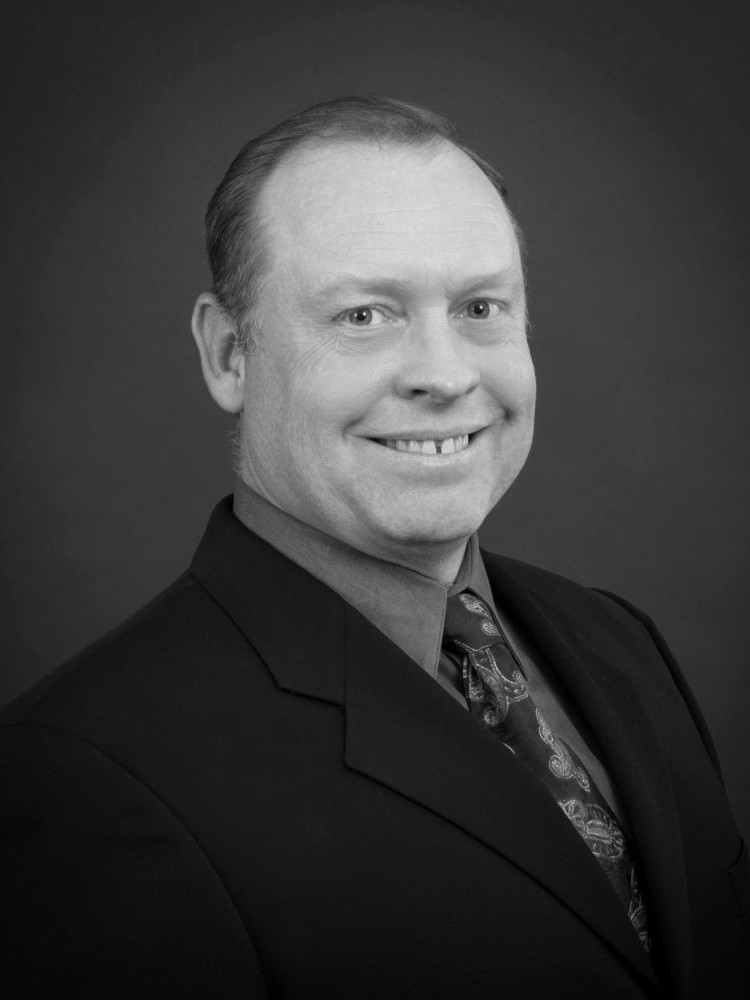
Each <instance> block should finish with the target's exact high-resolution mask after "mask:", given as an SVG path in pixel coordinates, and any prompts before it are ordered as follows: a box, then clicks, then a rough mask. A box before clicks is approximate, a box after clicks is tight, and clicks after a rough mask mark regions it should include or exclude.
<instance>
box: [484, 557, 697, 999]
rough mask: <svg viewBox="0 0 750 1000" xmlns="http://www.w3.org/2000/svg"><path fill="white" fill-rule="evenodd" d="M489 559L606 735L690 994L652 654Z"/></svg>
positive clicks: (679, 984)
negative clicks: (642, 655)
mask: <svg viewBox="0 0 750 1000" xmlns="http://www.w3.org/2000/svg"><path fill="white" fill-rule="evenodd" d="M485 559H486V565H487V570H488V575H489V576H490V581H491V585H492V589H493V593H494V596H495V599H496V601H497V603H498V606H500V607H502V608H504V609H507V611H508V613H509V614H510V615H511V616H512V618H513V620H514V621H516V622H517V623H518V624H519V625H520V626H521V628H523V630H524V631H525V632H526V633H527V634H528V635H529V636H532V637H533V639H534V643H535V645H536V647H537V649H538V650H539V652H540V654H541V656H542V657H543V660H542V664H541V665H542V666H543V667H544V668H545V669H549V670H552V671H554V672H555V673H556V674H557V676H558V678H559V680H560V681H561V683H562V685H563V687H564V688H565V690H566V691H567V693H568V694H569V696H570V700H571V703H572V704H574V705H576V706H577V708H578V709H579V711H580V713H581V714H582V716H583V717H584V718H585V719H586V721H587V723H588V725H589V727H590V729H591V731H592V733H593V735H594V737H595V739H596V740H597V742H598V745H599V747H598V748H599V749H600V751H601V754H602V757H603V763H604V764H605V766H606V767H607V769H608V771H609V774H610V777H611V780H612V782H613V784H614V785H615V787H616V788H617V790H618V793H619V797H620V799H621V802H622V804H623V808H624V810H625V813H626V820H627V822H628V824H629V826H630V829H631V831H632V837H633V840H634V842H635V845H636V849H637V853H638V857H639V860H640V868H641V872H642V875H643V876H644V879H645V882H646V888H647V892H648V897H647V898H648V900H649V902H650V919H651V923H652V931H653V934H652V937H653V938H654V940H655V943H656V948H657V950H658V951H661V952H662V954H663V958H664V962H665V965H666V967H667V970H668V975H669V977H670V980H671V982H672V984H673V989H674V990H675V993H676V995H677V996H678V997H682V996H686V995H687V992H688V978H689V966H690V922H689V911H688V898H687V886H686V882H685V874H684V859H683V854H682V841H681V836H680V827H679V821H678V815H677V807H676V802H675V798H674V791H673V786H672V782H671V780H670V777H669V771H668V769H667V764H666V760H665V748H663V747H662V745H661V743H660V741H659V734H658V729H657V728H656V727H655V726H654V725H653V724H652V722H651V720H650V717H649V712H648V709H647V706H646V705H644V703H643V699H642V696H641V693H640V689H639V688H638V687H636V683H635V679H636V678H639V677H644V675H645V673H646V672H647V671H648V669H649V663H647V662H643V660H641V659H639V658H637V657H634V656H633V654H632V653H631V652H629V649H628V647H629V644H628V643H627V641H626V640H625V639H623V641H621V642H618V641H617V639H616V638H615V637H614V634H613V630H612V629H611V628H604V629H601V628H597V627H596V626H594V625H593V624H592V622H591V616H590V615H589V617H588V618H587V617H582V616H577V615H576V614H575V612H574V610H572V608H571V606H570V605H569V604H568V602H567V601H566V600H565V598H564V592H563V589H562V588H560V589H558V590H557V591H556V592H555V591H553V590H552V589H545V588H544V587H539V586H538V584H536V585H535V582H534V581H533V580H531V579H530V578H529V576H528V575H525V577H524V579H523V581H522V582H520V581H519V579H518V576H517V574H516V573H515V572H514V568H515V566H516V564H514V563H512V562H511V561H510V560H503V559H500V558H498V557H496V556H491V555H489V556H488V555H486V554H485ZM550 579H554V578H552V577H551V576H550ZM561 582H562V581H561ZM566 587H567V588H570V584H569V583H567V582H566ZM581 591H582V595H583V594H584V593H585V596H586V597H587V599H588V601H589V602H592V601H593V600H602V601H606V602H607V604H609V599H608V598H603V597H601V598H600V597H597V596H595V595H594V594H593V593H591V592H590V591H588V592H584V590H583V588H581ZM614 608H615V606H614V605H612V609H614ZM607 610H609V609H607ZM616 610H617V612H618V613H619V614H623V613H624V612H619V609H616ZM632 624H633V625H634V626H635V628H636V629H637V627H638V625H637V623H636V622H635V621H633V623H632ZM654 653H655V655H656V656H657V657H658V656H659V654H658V652H657V651H656V649H654Z"/></svg>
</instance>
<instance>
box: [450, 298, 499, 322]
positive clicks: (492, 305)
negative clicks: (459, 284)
mask: <svg viewBox="0 0 750 1000" xmlns="http://www.w3.org/2000/svg"><path fill="white" fill-rule="evenodd" d="M500 311H501V308H500V305H499V304H498V303H497V302H490V300H489V299H473V300H472V301H471V302H469V303H467V304H466V305H465V306H464V307H463V309H462V310H461V312H460V314H459V315H461V316H466V318H467V319H478V320H483V319H491V318H492V317H494V316H497V315H498V313H499V312H500Z"/></svg>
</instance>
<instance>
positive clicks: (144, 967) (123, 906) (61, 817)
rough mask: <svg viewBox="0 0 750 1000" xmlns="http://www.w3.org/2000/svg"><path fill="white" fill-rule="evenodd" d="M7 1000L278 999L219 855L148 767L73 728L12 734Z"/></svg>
mask: <svg viewBox="0 0 750 1000" xmlns="http://www.w3.org/2000/svg"><path fill="white" fill-rule="evenodd" d="M0 883H1V885H2V890H1V891H0V940H2V943H3V954H4V957H3V960H2V962H1V963H0V993H1V994H2V996H4V997H13V998H16V997H23V998H25V997H41V996H55V997H76V998H79V997H89V996H92V997H93V996H96V997H108V998H120V997H122V998H125V997H134V998H135V997H137V998H139V1000H148V998H157V997H158V998H160V1000H166V998H170V997H179V998H190V997H196V998H197V997H201V998H205V997H212V998H222V997H232V998H236V997H238V996H242V997H246V998H248V1000H262V998H266V997H267V992H266V988H265V985H264V981H263V974H262V972H261V968H260V964H259V962H258V958H257V955H256V953H255V950H254V948H253V945H252V943H251V940H250V937H249V935H248V932H247V929H246V928H245V926H244V924H243V922H242V920H241V919H240V917H239V915H238V913H237V911H236V909H235V907H234V905H233V903H232V900H231V898H230V896H229V894H228V892H227V890H226V888H225V886H224V885H223V883H222V881H221V879H220V878H219V876H218V875H217V873H216V871H215V870H214V869H213V867H212V866H211V863H210V861H209V860H208V859H207V857H206V856H205V854H204V853H203V852H202V851H201V849H200V847H199V845H198V844H197V843H196V842H195V840H194V839H193V838H192V837H191V835H190V833H189V832H188V831H187V830H186V829H185V828H184V826H183V825H182V824H181V823H180V822H179V820H178V819H177V818H176V817H175V816H173V815H172V813H171V812H170V810H169V809H168V808H167V807H166V806H165V805H164V803H162V802H161V801H160V800H159V799H158V798H157V797H156V796H155V795H154V794H153V793H152V792H151V791H150V790H149V789H148V788H146V787H145V786H144V785H143V784H142V783H141V782H140V781H139V780H138V779H137V778H136V777H135V776H133V775H132V774H130V773H129V772H128V771H126V770H125V769H124V768H123V767H121V765H120V764H118V763H117V762H115V761H113V760H111V759H110V758H109V757H107V756H106V755H105V754H104V753H102V752H101V751H100V750H98V749H97V748H95V747H93V746H91V745H90V744H88V743H86V742H84V741H83V740H80V739H79V738H78V737H76V736H74V735H71V734H69V733H67V732H62V731H59V730H54V729H48V728H45V727H36V726H27V725H15V726H9V727H7V728H6V729H4V730H2V731H0Z"/></svg>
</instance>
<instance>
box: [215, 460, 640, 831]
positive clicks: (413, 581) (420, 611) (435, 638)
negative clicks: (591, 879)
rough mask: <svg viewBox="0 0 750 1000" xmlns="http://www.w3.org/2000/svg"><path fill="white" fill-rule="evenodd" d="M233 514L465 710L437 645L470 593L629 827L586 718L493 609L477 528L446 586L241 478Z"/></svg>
mask: <svg viewBox="0 0 750 1000" xmlns="http://www.w3.org/2000/svg"><path fill="white" fill-rule="evenodd" d="M234 514H235V516H236V517H237V518H238V519H239V520H240V521H241V522H242V523H243V524H244V525H245V527H246V528H249V529H250V530H251V531H253V532H254V533H255V534H256V535H258V536H259V537H260V538H262V539H263V540H264V541H266V542H268V544H269V545H272V546H273V547H274V548H275V549H278V551H279V552H281V553H282V554H283V555H285V556H286V557H287V558H288V559H291V560H292V562H295V563H297V565H298V566H301V567H302V568H303V569H305V570H306V571H307V572H308V573H310V574H311V575H312V576H314V577H316V578H317V579H318V580H320V581H322V582H323V583H325V584H326V585H327V586H329V587H330V588H331V589H332V590H334V591H336V593H337V594H339V595H340V596H341V597H343V598H344V600H345V601H347V602H348V603H349V604H351V605H352V606H353V607H354V608H356V609H357V610H358V611H359V612H360V613H361V614H363V615H364V616H365V618H367V619H368V620H369V621H370V622H372V624H373V625H375V627H376V628H378V629H379V630H380V631H381V632H383V633H384V634H385V635H387V636H388V638H389V639H390V640H391V641H392V642H394V643H395V644H396V645H397V646H398V647H399V648H400V649H401V650H403V652H404V653H406V654H407V656H409V657H411V659H412V660H414V661H415V662H416V663H418V664H419V666H420V667H421V668H422V669H423V670H425V671H426V672H427V673H428V674H429V675H430V676H431V677H432V678H433V679H434V680H436V681H437V682H438V683H439V684H440V685H441V687H443V688H444V689H445V690H446V691H447V693H448V694H449V695H450V696H451V697H452V698H454V699H455V700H456V701H457V702H459V704H461V705H462V706H463V707H464V708H465V709H468V706H467V704H466V699H465V698H464V695H463V682H462V678H461V671H460V669H459V668H458V666H457V665H456V664H455V663H454V661H453V660H452V659H451V658H450V657H449V656H448V655H447V654H446V653H445V652H443V650H442V642H443V626H444V622H445V607H446V602H447V600H448V597H449V595H453V594H458V593H460V592H461V591H462V590H466V589H467V588H469V589H471V590H473V591H475V593H477V594H478V595H479V597H481V598H482V600H483V601H485V602H486V603H487V604H488V605H489V606H490V608H491V609H492V612H493V613H494V614H495V616H496V618H497V620H498V621H499V623H500V625H501V627H502V629H503V631H504V632H505V634H506V636H507V638H508V640H509V642H510V644H511V646H512V647H513V650H514V652H515V653H516V655H517V657H518V659H519V661H520V663H521V666H522V669H523V671H524V674H525V676H526V679H527V681H528V684H529V691H530V694H531V697H532V698H533V699H534V701H535V702H536V704H537V706H538V708H539V709H540V710H541V712H542V714H543V715H544V717H545V719H546V720H547V723H548V724H549V725H550V726H551V728H552V729H553V730H554V731H555V732H556V733H558V734H559V735H560V736H561V737H562V738H563V739H564V740H565V741H566V742H567V743H568V744H569V745H570V746H571V747H573V749H574V750H575V751H576V753H577V754H578V756H579V757H580V758H581V760H582V761H583V763H584V765H585V766H586V768H587V769H588V771H589V773H590V774H591V775H592V776H593V778H594V781H595V782H596V784H597V785H598V787H599V790H600V791H601V792H602V794H603V795H604V797H605V798H606V800H607V802H608V803H609V805H610V806H611V808H612V809H613V810H614V811H615V813H616V814H617V815H618V818H619V819H620V821H621V822H622V823H623V826H625V827H626V828H627V825H626V821H625V819H624V817H623V816H622V810H621V808H620V805H619V803H618V801H617V796H616V794H615V792H614V790H613V788H612V784H611V782H610V781H609V778H608V776H607V773H606V771H605V770H604V767H603V766H602V764H601V762H600V760H599V759H598V757H597V756H596V754H595V753H594V751H593V750H592V749H591V745H592V744H593V738H592V737H591V735H590V734H589V733H587V739H584V737H583V735H582V733H583V732H584V731H586V724H585V721H584V720H583V719H581V718H576V723H575V724H574V723H573V721H572V719H571V715H573V711H572V706H571V705H570V699H569V698H567V704H566V696H565V693H564V691H563V690H562V689H561V687H560V685H559V684H558V683H556V681H555V679H554V677H553V675H552V671H551V670H549V669H547V670H544V669H540V666H539V661H540V657H539V655H538V654H537V653H536V652H535V651H534V648H533V645H532V643H531V641H530V638H529V637H527V636H522V635H521V633H520V630H518V629H517V627H515V626H514V624H513V623H512V622H510V621H509V620H508V616H507V615H505V614H503V613H501V612H499V611H498V609H497V607H496V605H495V601H494V599H493V596H492V591H491V589H490V583H489V579H488V577H487V572H486V570H485V567H484V561H483V560H482V554H481V552H480V549H479V539H478V536H477V535H476V534H474V535H472V536H471V538H470V539H469V540H468V542H467V545H466V551H465V553H464V557H463V561H462V563H461V567H460V569H459V571H458V575H457V576H456V579H455V581H454V582H453V583H452V584H445V583H441V582H440V581H438V580H434V579H432V578H431V577H428V576H424V575H423V574H422V573H419V572H417V571H416V570H412V569H407V568H406V567H405V566H400V565H397V564H396V563H390V562H386V561H385V560H382V559H378V558H376V557H374V556H370V555H368V554H367V553H365V552H360V551H359V550H358V549H354V548H352V547H351V546H350V545H348V544H347V543H346V542H342V541H341V540H340V539H337V538H334V537H333V536H331V535H328V534H326V533H325V532H322V531H320V530H318V529H317V528H314V527H312V526H311V525H309V524H305V523H303V522H302V521H299V520H297V518H295V517H292V515H290V514H287V513H286V512H285V511H283V510H281V509H280V508H278V507H276V506H274V505H273V504H271V503H269V502H268V501H267V500H265V499H264V498H263V497H261V496H260V495H259V494H258V493H256V492H255V491H254V490H252V489H251V488H250V487H249V486H248V485H247V484H246V483H245V482H244V480H242V479H241V478H239V477H238V478H237V482H236V485H235V491H234ZM564 704H566V708H567V710H566V708H563V705H564Z"/></svg>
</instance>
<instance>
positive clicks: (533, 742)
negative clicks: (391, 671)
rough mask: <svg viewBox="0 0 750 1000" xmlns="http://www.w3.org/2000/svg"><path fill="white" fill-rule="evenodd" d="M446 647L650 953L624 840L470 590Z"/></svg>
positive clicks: (489, 722)
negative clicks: (578, 840) (569, 826)
mask: <svg viewBox="0 0 750 1000" xmlns="http://www.w3.org/2000/svg"><path fill="white" fill-rule="evenodd" d="M444 647H445V649H446V651H447V652H448V653H449V654H453V655H456V654H457V655H458V657H459V658H460V663H461V668H462V673H463V681H464V693H465V695H466V700H467V702H468V703H469V708H470V710H471V712H472V714H473V715H476V716H478V717H480V718H481V720H482V722H483V723H484V725H485V726H487V728H488V729H490V730H491V731H492V732H494V733H495V734H496V735H497V736H498V738H499V739H500V741H501V742H502V743H503V744H504V745H505V747H507V749H508V750H510V752H511V753H513V754H515V755H516V756H517V757H518V758H519V760H521V761H523V763H524V764H525V765H526V766H527V767H528V768H529V769H530V770H531V771H532V772H533V774H534V775H535V777H536V778H537V779H538V780H539V781H541V783H542V784H543V785H544V787H545V788H546V789H547V791H548V792H550V794H551V795H552V796H553V797H554V799H555V800H556V801H557V804H558V805H559V806H560V808H561V809H562V811H563V812H564V813H565V815H566V816H567V817H568V819H569V820H570V821H571V823H572V824H573V826H574V827H575V829H576V830H577V831H578V833H579V834H580V836H581V837H582V838H583V840H584V841H585V843H586V844H587V846H588V847H589V849H590V850H591V853H592V854H593V855H594V857H595V858H596V860H597V861H598V862H599V864H600V866H601V868H602V870H603V871H604V873H605V875H606V876H607V878H608V879H609V882H610V884H611V886H612V888H613V889H614V891H615V893H616V895H617V896H618V898H619V899H620V901H621V902H622V904H623V906H624V907H625V909H626V911H627V914H628V918H629V919H630V922H631V924H632V925H633V928H634V929H635V931H636V933H637V934H638V937H639V939H640V941H641V944H642V945H643V947H644V948H645V949H646V950H647V951H648V950H649V949H650V941H649V934H648V927H647V920H646V910H645V907H644V905H643V900H642V897H641V892H640V889H639V886H638V878H637V875H636V868H635V863H634V860H633V856H632V853H631V850H630V847H629V845H628V842H627V838H626V835H625V833H624V831H623V829H622V827H621V826H620V824H619V822H618V821H617V818H616V817H615V815H614V814H613V812H612V810H611V809H610V807H609V805H608V804H607V802H606V800H605V799H604V797H603V796H602V794H601V793H600V792H599V790H598V788H597V787H596V785H595V784H594V781H593V779H592V777H591V775H589V773H588V772H587V771H586V768H585V767H584V765H583V763H582V762H581V760H580V758H579V757H578V755H577V754H576V753H575V751H574V750H573V749H572V748H571V747H569V746H568V745H567V744H566V743H565V742H564V741H563V740H562V739H560V737H559V736H557V735H556V734H555V733H554V732H553V731H552V730H551V729H550V727H549V726H548V725H547V723H546V721H545V719H544V717H543V715H542V714H541V712H540V711H539V709H538V708H537V706H536V705H535V703H534V701H533V700H532V698H531V696H530V694H529V686H528V683H527V682H526V679H525V677H524V674H523V671H522V669H521V664H520V662H519V661H518V659H517V657H516V655H515V653H514V652H513V650H512V648H511V646H510V644H509V642H508V640H507V639H506V637H505V636H504V635H503V633H502V631H501V629H500V627H499V626H498V624H497V622H496V621H495V619H494V618H493V616H492V613H491V611H490V610H489V608H488V607H487V605H486V604H485V603H484V602H483V601H482V600H481V599H480V598H478V597H477V596H476V595H475V594H473V593H472V592H471V591H466V590H465V591H463V593H461V594H456V595H455V596H453V597H450V598H449V599H448V606H447V610H446V617H445V639H444Z"/></svg>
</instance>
